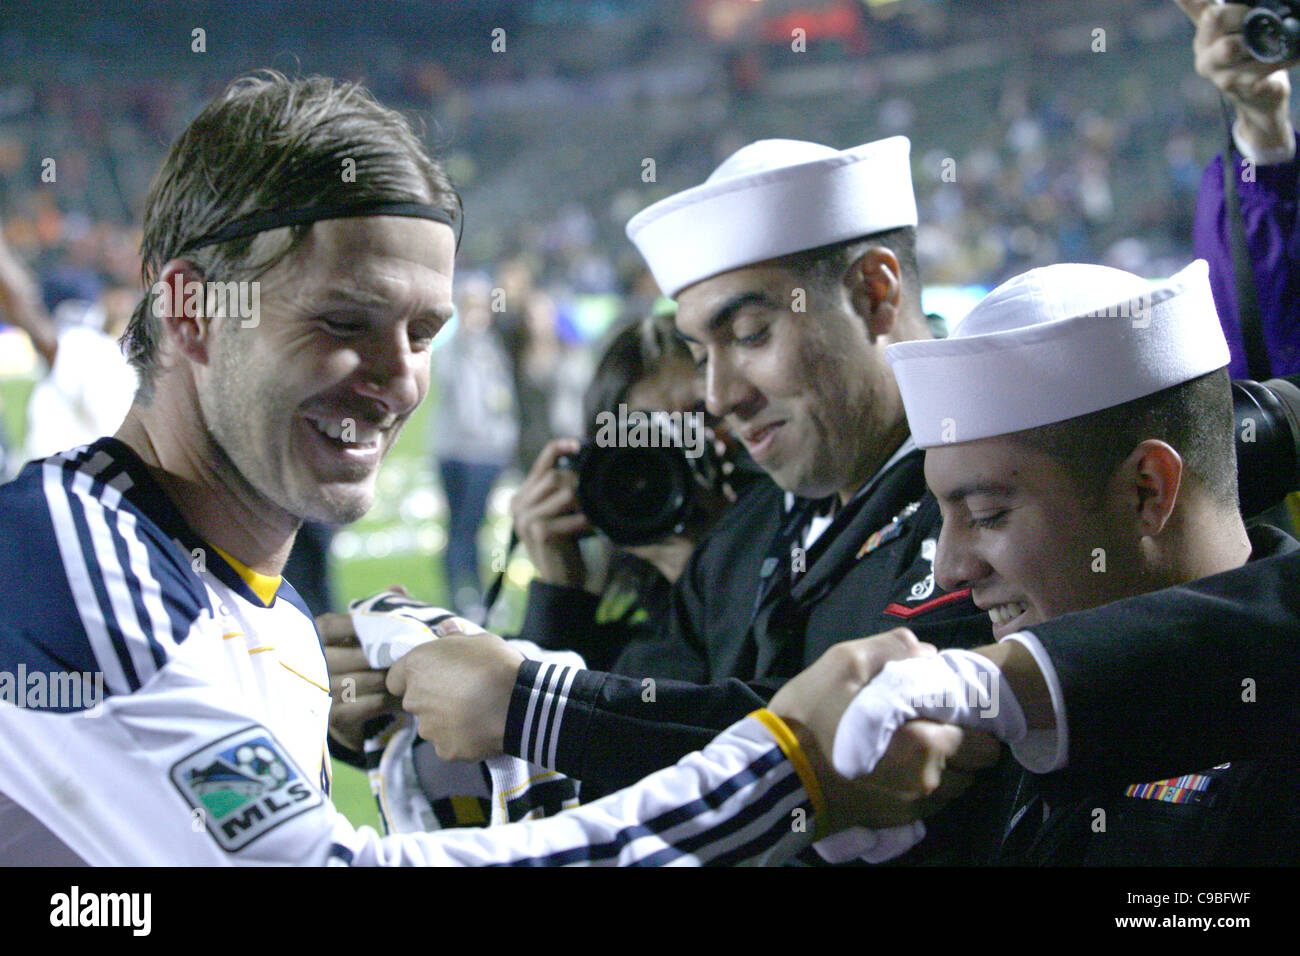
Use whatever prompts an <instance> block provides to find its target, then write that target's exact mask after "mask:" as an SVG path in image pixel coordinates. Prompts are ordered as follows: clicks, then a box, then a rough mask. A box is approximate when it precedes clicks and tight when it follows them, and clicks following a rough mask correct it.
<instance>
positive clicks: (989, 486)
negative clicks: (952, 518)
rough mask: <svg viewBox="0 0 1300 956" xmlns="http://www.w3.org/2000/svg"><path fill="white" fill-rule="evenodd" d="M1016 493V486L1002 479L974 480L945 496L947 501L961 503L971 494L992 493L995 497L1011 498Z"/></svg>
mask: <svg viewBox="0 0 1300 956" xmlns="http://www.w3.org/2000/svg"><path fill="white" fill-rule="evenodd" d="M1015 493H1016V489H1015V488H1013V487H1012V486H1011V485H1007V484H1003V483H1002V482H1000V481H973V482H971V483H970V484H966V485H959V486H958V487H956V488H954V489H953V490H952V491H950V492H948V493H947V494H946V495H944V496H943V497H944V500H945V501H949V502H951V503H952V504H955V505H959V504H961V503H962V502H964V501H965V500H966V499H967V498H969V497H970V496H971V495H990V496H993V497H1000V498H1010V497H1012V496H1013V495H1014V494H1015Z"/></svg>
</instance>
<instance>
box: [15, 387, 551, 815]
mask: <svg viewBox="0 0 1300 956" xmlns="http://www.w3.org/2000/svg"><path fill="white" fill-rule="evenodd" d="M34 384H35V380H34V379H33V378H31V377H30V376H0V421H2V422H3V424H4V427H5V431H6V434H7V435H8V437H9V440H10V444H11V446H12V447H21V445H22V440H23V437H24V433H25V430H26V428H25V422H26V405H27V399H28V397H29V395H30V394H31V390H32V386H33V385H34ZM436 400H437V398H436V395H435V394H434V393H433V389H432V388H431V390H430V395H429V399H428V400H426V401H425V402H424V404H423V405H422V406H421V407H420V408H419V410H418V411H417V412H416V413H415V414H414V415H413V416H411V419H410V421H408V422H407V424H406V428H405V429H404V430H403V432H402V435H401V437H400V438H399V439H398V441H397V445H396V446H395V447H394V449H393V451H392V453H391V454H390V455H389V457H388V460H387V461H385V462H384V465H383V467H382V469H381V471H380V473H379V479H378V489H379V492H378V495H377V497H376V501H375V506H374V508H372V509H371V511H370V513H369V514H367V515H366V516H365V517H364V518H362V519H361V520H360V521H357V522H355V523H354V524H352V525H349V526H348V527H346V528H341V529H340V530H339V532H338V534H337V535H336V536H335V539H334V547H333V549H332V553H333V556H334V560H333V562H332V573H333V583H334V593H335V600H336V602H337V604H338V609H339V610H342V609H343V608H344V607H346V605H347V603H348V602H349V601H353V600H355V599H357V598H361V597H366V596H367V595H370V594H373V593H375V592H376V591H381V590H383V589H384V588H387V587H389V586H391V585H394V584H402V585H404V586H405V587H406V589H407V590H408V591H409V592H410V593H411V595H412V596H414V597H416V598H418V599H420V600H424V601H428V602H429V603H431V604H437V605H445V604H446V603H447V593H446V584H445V580H444V577H443V573H442V559H441V554H442V549H443V546H444V543H445V541H446V531H445V522H446V508H445V504H444V501H443V498H442V493H441V490H440V487H439V483H438V478H437V475H436V471H435V468H434V462H433V459H432V457H431V456H430V455H429V453H428V451H427V448H428V444H429V414H430V409H431V408H432V405H433V403H434V402H435V401H436ZM508 494H509V491H508V489H505V488H503V486H500V485H499V486H498V489H497V491H495V492H494V493H493V497H492V499H491V501H490V502H489V508H488V520H487V522H486V523H485V525H484V528H483V530H482V531H481V533H480V537H479V550H480V555H481V557H482V559H483V562H484V575H485V580H487V578H486V575H488V574H490V573H491V571H492V568H493V567H494V566H495V567H500V566H501V558H502V554H503V553H504V549H505V546H506V544H507V542H508V539H509V534H510V527H509V518H508V514H507V512H506V511H505V503H506V499H507V496H508ZM520 551H521V553H522V549H520ZM529 573H530V568H529V566H528V563H527V561H526V559H523V558H521V557H518V556H517V557H516V558H515V559H514V560H513V561H512V562H511V563H510V574H509V577H508V582H509V583H507V586H506V588H505V589H504V591H503V593H502V596H501V600H500V603H499V607H498V609H497V612H498V613H497V614H494V615H493V618H492V623H493V626H494V627H495V628H496V629H497V630H498V631H499V632H505V633H511V632H512V631H513V630H514V629H515V628H516V627H517V624H518V622H519V620H520V619H521V617H522V613H523V610H522V604H523V593H524V592H523V588H522V586H521V585H522V583H523V582H524V581H526V579H527V576H528V574H529ZM333 797H334V803H335V805H336V806H337V807H338V808H339V810H340V811H342V812H343V813H344V814H345V815H346V816H347V817H348V819H350V820H351V821H352V822H353V823H355V824H357V825H362V824H368V825H370V826H376V827H377V826H378V825H379V815H378V812H377V811H376V808H375V800H374V797H373V796H372V795H371V793H370V784H369V782H368V780H367V779H366V775H365V774H364V773H363V772H362V771H360V770H356V769H354V768H352V767H349V766H347V765H346V764H343V763H341V762H339V761H335V762H334V784H333Z"/></svg>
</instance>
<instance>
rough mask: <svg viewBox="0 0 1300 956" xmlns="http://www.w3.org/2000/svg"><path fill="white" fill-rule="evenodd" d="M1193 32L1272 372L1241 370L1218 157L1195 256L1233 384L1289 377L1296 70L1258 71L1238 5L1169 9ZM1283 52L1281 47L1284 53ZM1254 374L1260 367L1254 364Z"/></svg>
mask: <svg viewBox="0 0 1300 956" xmlns="http://www.w3.org/2000/svg"><path fill="white" fill-rule="evenodd" d="M1176 2H1177V3H1178V5H1179V6H1180V7H1181V8H1182V9H1183V11H1184V12H1185V13H1186V14H1187V15H1188V16H1189V17H1190V18H1191V19H1192V22H1193V23H1195V24H1196V38H1195V40H1194V41H1193V51H1194V54H1195V62H1196V72H1197V73H1199V74H1200V75H1201V76H1203V77H1205V78H1206V79H1208V80H1209V81H1210V82H1211V83H1213V84H1214V85H1215V87H1217V88H1218V89H1219V91H1220V92H1221V93H1222V94H1223V96H1224V97H1225V99H1226V100H1227V101H1228V103H1230V104H1231V106H1232V108H1233V111H1234V113H1235V122H1234V123H1233V126H1232V140H1233V144H1234V146H1235V149H1236V152H1237V153H1239V154H1240V158H1239V159H1238V158H1236V157H1233V158H1232V162H1233V164H1234V165H1235V166H1236V167H1238V169H1239V171H1240V175H1238V176H1237V177H1236V192H1237V194H1238V196H1239V198H1240V213H1239V218H1240V221H1241V226H1242V229H1243V231H1244V240H1245V252H1246V259H1247V260H1248V262H1249V264H1250V269H1249V274H1250V276H1251V277H1253V280H1254V287H1255V293H1256V297H1257V300H1258V310H1257V314H1258V327H1259V333H1260V335H1259V337H1260V339H1261V340H1262V350H1261V351H1262V353H1263V354H1262V355H1261V356H1260V357H1261V358H1262V359H1266V362H1267V364H1268V365H1271V368H1269V369H1261V368H1248V361H1247V355H1248V353H1249V346H1248V345H1247V344H1246V342H1245V340H1244V338H1243V333H1242V321H1241V317H1242V309H1241V308H1240V305H1239V297H1240V295H1241V289H1240V287H1239V283H1238V281H1237V279H1236V268H1235V266H1234V262H1233V238H1232V230H1233V228H1234V218H1235V217H1234V216H1233V215H1232V213H1231V210H1230V207H1229V205H1228V201H1227V199H1228V196H1227V190H1226V189H1225V183H1224V167H1223V163H1224V158H1223V157H1216V158H1215V159H1214V160H1213V161H1212V162H1211V163H1210V165H1209V167H1208V168H1207V169H1206V171H1205V175H1204V178H1203V179H1202V181H1201V190H1200V194H1199V196H1198V199H1197V208H1196V220H1195V226H1194V233H1195V251H1196V255H1197V256H1198V257H1201V258H1204V259H1206V260H1208V261H1209V263H1210V283H1211V287H1212V289H1213V291H1214V301H1215V305H1216V306H1217V308H1218V312H1219V318H1220V321H1221V323H1222V325H1223V331H1224V335H1225V336H1226V337H1227V339H1228V346H1229V348H1230V350H1231V352H1232V363H1231V364H1230V365H1229V371H1230V372H1231V374H1232V376H1233V378H1246V377H1252V378H1258V379H1260V380H1263V379H1265V378H1269V377H1271V376H1273V375H1291V374H1294V373H1296V372H1297V371H1300V324H1298V323H1297V319H1296V315H1295V312H1294V310H1293V309H1291V308H1290V306H1291V305H1292V304H1293V303H1294V302H1296V301H1297V299H1298V298H1300V268H1298V267H1297V256H1300V250H1297V243H1300V228H1298V224H1297V216H1296V195H1297V183H1298V182H1300V166H1297V162H1296V134H1295V129H1294V128H1293V126H1292V123H1291V114H1290V106H1291V83H1290V79H1289V78H1288V76H1287V69H1289V68H1290V67H1292V66H1294V65H1295V64H1296V63H1297V62H1300V58H1297V57H1288V58H1287V59H1285V60H1283V61H1280V62H1268V63H1266V62H1262V61H1261V60H1260V59H1259V58H1258V56H1257V55H1256V54H1255V53H1252V52H1251V46H1255V47H1256V48H1257V49H1259V48H1260V46H1261V43H1262V41H1261V40H1258V39H1253V38H1252V39H1248V38H1247V36H1246V34H1245V33H1244V32H1243V21H1245V20H1246V18H1247V16H1248V15H1249V14H1252V13H1254V16H1255V17H1260V16H1261V15H1264V16H1266V15H1267V13H1266V11H1259V12H1254V11H1252V5H1249V4H1245V3H1215V2H1211V0H1176ZM1283 46H1285V44H1283ZM1256 364H1260V363H1259V362H1257V363H1256Z"/></svg>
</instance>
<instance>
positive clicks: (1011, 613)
mask: <svg viewBox="0 0 1300 956" xmlns="http://www.w3.org/2000/svg"><path fill="white" fill-rule="evenodd" d="M1028 610H1029V605H1028V604H1024V603H1022V602H1019V601H1017V602H1016V603H1014V604H998V605H996V606H994V607H991V608H989V620H990V621H992V622H993V626H994V627H997V626H999V625H1002V624H1006V623H1007V622H1008V621H1012V620H1015V619H1016V618H1018V617H1019V616H1020V615H1022V614H1024V613H1025V612H1026V611H1028Z"/></svg>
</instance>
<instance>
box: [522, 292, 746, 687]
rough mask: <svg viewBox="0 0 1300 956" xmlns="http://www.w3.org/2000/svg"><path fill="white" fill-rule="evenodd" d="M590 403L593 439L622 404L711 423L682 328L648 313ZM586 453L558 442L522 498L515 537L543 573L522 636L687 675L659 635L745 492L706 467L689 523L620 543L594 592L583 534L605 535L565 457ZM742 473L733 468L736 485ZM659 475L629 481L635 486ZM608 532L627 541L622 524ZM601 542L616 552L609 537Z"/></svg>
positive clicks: (601, 659) (604, 663)
mask: <svg viewBox="0 0 1300 956" xmlns="http://www.w3.org/2000/svg"><path fill="white" fill-rule="evenodd" d="M584 405H585V408H584V418H585V419H586V421H587V428H588V435H587V437H588V441H589V442H593V443H595V444H596V445H598V444H599V442H597V435H598V430H599V422H600V420H601V417H602V413H608V414H610V415H617V414H618V410H619V409H620V407H622V408H624V409H626V410H627V411H628V412H629V413H637V412H652V411H662V412H669V413H672V412H680V413H686V414H693V415H698V416H700V417H701V420H703V414H704V413H703V411H702V408H703V401H702V397H701V395H700V383H699V376H698V374H697V373H696V371H695V367H694V363H693V362H692V361H691V355H690V352H689V351H688V350H687V348H686V346H685V345H684V344H683V343H682V342H681V340H680V339H678V338H677V337H676V335H675V334H674V333H673V327H672V319H671V318H667V317H662V316H660V317H651V318H646V319H643V320H641V321H639V322H636V323H634V324H631V325H629V326H627V327H626V328H624V329H622V330H621V331H620V332H618V334H616V335H615V336H614V337H613V338H612V339H611V340H610V342H609V345H608V346H607V347H606V349H605V352H604V354H603V355H602V356H601V359H600V361H599V363H598V364H597V366H596V371H595V373H594V375H593V377H592V381H591V384H590V385H589V386H588V388H587V393H586V396H585V399H584ZM706 440H707V439H706ZM581 447H582V446H581V445H580V443H579V442H577V441H576V440H573V439H564V438H562V439H556V440H554V441H552V442H550V443H549V444H548V445H547V446H546V448H545V449H543V451H542V453H541V454H540V455H539V456H538V458H537V461H536V462H535V463H534V464H533V467H532V470H531V471H530V472H529V474H528V477H527V478H526V479H525V481H524V483H523V485H521V486H520V488H519V490H518V492H516V493H515V496H514V498H513V499H512V501H511V505H510V511H511V515H512V517H513V520H514V526H515V533H516V534H517V535H518V537H519V540H520V541H521V542H522V543H523V544H524V546H525V547H526V548H527V550H528V555H529V558H530V559H531V560H532V562H533V564H534V566H535V567H536V568H537V576H536V577H535V578H534V579H533V581H532V582H531V583H530V584H529V587H528V605H527V610H526V612H525V618H524V623H523V627H522V629H521V631H520V634H519V635H518V636H519V637H522V638H525V639H527V640H530V641H533V642H534V643H536V644H538V645H540V646H542V647H545V648H548V649H561V648H562V649H565V650H573V651H577V652H578V653H580V654H581V655H582V656H583V658H584V659H585V660H586V662H587V664H588V666H590V667H594V668H599V669H602V670H610V671H612V672H614V673H636V674H638V676H652V677H682V676H685V675H684V673H682V672H681V669H680V668H678V667H675V666H674V665H675V663H676V657H675V655H674V654H673V653H672V652H671V649H670V648H669V647H668V646H667V645H665V643H664V642H662V641H656V640H655V639H654V638H655V637H656V636H657V635H661V634H662V633H663V632H664V629H665V621H666V618H667V615H668V605H669V593H670V591H671V589H672V585H673V584H674V583H675V582H676V581H677V579H678V578H679V577H680V576H681V574H682V570H683V569H684V568H685V567H686V562H687V561H688V560H689V559H690V556H691V552H692V551H693V550H694V548H695V545H696V543H697V542H698V541H699V540H700V539H701V538H702V537H703V536H704V535H705V534H707V533H708V531H709V529H710V528H712V527H713V524H714V523H715V522H716V520H717V519H718V517H719V515H721V514H722V512H723V510H724V509H725V508H726V507H727V505H728V504H729V502H730V500H731V498H732V497H733V496H734V492H733V491H732V488H731V486H730V484H727V485H724V484H723V479H724V478H726V476H724V475H722V474H721V472H720V471H719V473H718V474H717V475H716V476H714V478H715V479H716V480H711V479H710V478H708V477H705V476H703V475H700V474H698V472H697V474H696V475H695V482H694V485H693V487H692V491H691V493H690V512H689V514H688V515H687V516H686V518H685V520H684V522H683V526H682V527H681V528H680V529H675V530H673V531H671V532H670V533H668V534H667V536H665V537H658V536H655V538H656V539H655V540H651V541H647V542H645V543H641V544H627V545H617V544H615V545H613V548H614V551H613V554H612V555H611V556H610V561H609V566H608V572H607V573H606V574H604V575H601V577H603V581H602V582H600V583H599V584H597V585H596V586H592V578H594V577H597V575H598V572H597V573H593V569H592V568H589V567H588V559H587V558H586V557H584V554H583V548H582V547H580V540H579V539H580V538H582V537H583V536H584V535H587V534H589V533H590V532H593V531H596V530H598V529H597V528H596V527H595V526H594V525H593V524H592V521H591V519H590V517H589V516H588V515H586V514H585V513H584V512H583V510H582V506H581V504H580V502H579V485H578V483H579V475H578V471H577V470H575V469H574V468H572V467H562V465H563V464H564V463H565V461H564V460H565V456H574V455H577V454H578V453H579V450H580V448H581ZM739 474H740V473H739V472H734V471H733V472H732V478H733V479H734V478H735V477H736V476H738V475H739ZM648 477H649V476H639V475H635V474H627V475H622V474H620V475H619V476H617V479H618V481H619V483H620V484H623V483H624V482H626V484H627V485H628V486H630V485H632V484H633V483H634V482H636V481H637V480H638V479H639V478H641V479H644V478H648ZM615 510H617V509H615ZM601 530H608V531H611V532H612V533H613V534H614V536H616V537H617V536H618V529H614V528H606V529H601ZM600 542H601V543H602V544H604V545H606V546H607V547H609V546H610V542H609V540H608V538H602V539H600ZM592 544H593V545H595V544H596V542H594V541H593V542H592ZM596 546H597V547H599V545H596ZM589 587H590V588H591V589H590V590H588V588H589Z"/></svg>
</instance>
